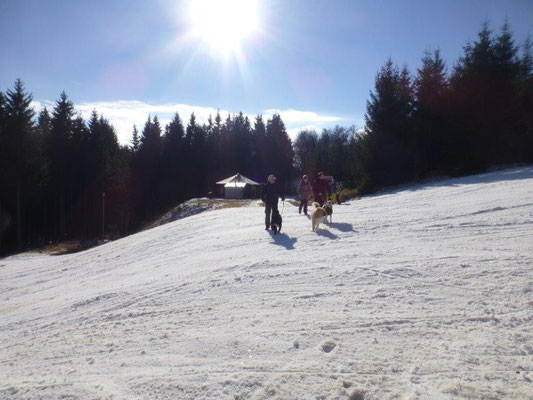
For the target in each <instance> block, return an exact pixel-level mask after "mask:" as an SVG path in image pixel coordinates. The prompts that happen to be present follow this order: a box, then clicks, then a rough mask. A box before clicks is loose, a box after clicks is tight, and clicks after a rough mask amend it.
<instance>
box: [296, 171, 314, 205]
mask: <svg viewBox="0 0 533 400" xmlns="http://www.w3.org/2000/svg"><path fill="white" fill-rule="evenodd" d="M298 196H299V197H300V207H299V208H298V213H299V214H301V213H302V208H303V209H304V214H305V215H307V201H308V200H309V199H310V198H311V197H312V196H313V188H312V186H311V182H309V177H308V176H307V175H304V176H303V177H302V180H301V181H300V183H299V184H298Z"/></svg>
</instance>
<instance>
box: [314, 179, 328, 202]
mask: <svg viewBox="0 0 533 400" xmlns="http://www.w3.org/2000/svg"><path fill="white" fill-rule="evenodd" d="M324 178H325V176H324V173H323V172H319V173H318V175H317V178H316V179H315V181H314V182H313V197H314V199H315V201H316V202H317V203H318V204H320V207H322V206H323V205H324V203H325V202H326V201H328V199H329V185H328V183H327V182H326V180H325V179H324Z"/></svg>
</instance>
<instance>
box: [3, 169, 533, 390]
mask: <svg viewBox="0 0 533 400" xmlns="http://www.w3.org/2000/svg"><path fill="white" fill-rule="evenodd" d="M283 217H284V228H283V230H282V234H280V235H277V236H274V235H272V234H271V233H269V232H266V231H264V225H263V218H264V214H263V209H262V208H260V207H257V206H255V205H254V206H248V207H242V208H227V209H220V210H214V211H206V212H203V213H201V214H197V215H194V216H191V217H188V218H184V219H179V220H177V221H174V222H171V223H168V224H165V225H162V226H159V227H156V228H154V229H151V230H147V231H143V232H140V233H138V234H135V235H132V236H129V237H126V238H123V239H121V240H117V241H115V242H111V243H108V244H105V245H103V246H100V247H96V248H93V249H90V250H87V251H84V252H81V253H76V254H70V255H64V256H47V255H38V254H32V253H26V254H21V255H17V256H13V257H9V258H5V259H0V399H4V398H6V399H7V398H9V399H18V398H21V399H22V398H24V399H26V398H53V399H56V398H62V396H64V397H66V398H80V399H88V398H103V399H107V398H109V399H110V398H115V399H135V398H170V399H266V398H268V399H352V400H362V399H365V400H369V399H376V400H377V399H459V398H461V399H463V398H468V399H503V398H509V399H510V398H512V399H531V398H533V390H532V387H533V385H532V380H533V269H532V265H533V167H524V168H515V169H508V170H504V171H497V172H492V173H487V174H482V175H476V176H471V177H465V178H459V179H450V180H444V181H439V182H434V183H431V184H427V185H421V186H411V187H407V188H403V189H400V190H397V191H395V192H390V193H385V194H381V195H377V196H373V197H367V198H363V199H361V200H358V201H352V202H351V203H348V204H344V205H341V206H336V207H335V209H334V215H333V223H332V224H331V225H330V226H324V225H322V226H321V230H320V231H319V232H317V233H313V232H311V223H310V221H309V220H308V219H307V218H306V217H305V216H303V215H298V212H297V208H296V207H294V206H292V205H290V204H287V203H286V204H285V209H284V213H283Z"/></svg>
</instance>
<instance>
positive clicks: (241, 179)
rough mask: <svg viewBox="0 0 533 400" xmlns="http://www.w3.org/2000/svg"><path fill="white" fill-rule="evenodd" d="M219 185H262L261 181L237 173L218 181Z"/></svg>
mask: <svg viewBox="0 0 533 400" xmlns="http://www.w3.org/2000/svg"><path fill="white" fill-rule="evenodd" d="M217 185H224V186H236V187H239V186H245V185H260V183H257V182H255V181H252V180H251V179H250V178H247V177H245V176H243V175H241V174H235V175H233V176H230V177H229V178H226V179H222V180H221V181H218V182H217Z"/></svg>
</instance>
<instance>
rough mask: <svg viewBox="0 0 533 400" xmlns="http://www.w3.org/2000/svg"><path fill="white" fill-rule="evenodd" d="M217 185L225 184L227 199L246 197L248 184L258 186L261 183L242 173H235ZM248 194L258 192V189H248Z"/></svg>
mask: <svg viewBox="0 0 533 400" xmlns="http://www.w3.org/2000/svg"><path fill="white" fill-rule="evenodd" d="M217 185H224V197H225V198H226V199H242V198H243V197H245V189H246V186H251V187H258V186H260V185H261V184H260V183H257V182H255V181H252V180H251V179H250V178H247V177H245V176H243V175H241V174H235V175H233V176H230V177H229V178H226V179H223V180H221V181H218V182H217ZM247 193H248V194H247V196H250V194H251V195H252V197H255V196H254V195H256V194H257V190H255V189H254V190H251V191H247Z"/></svg>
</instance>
